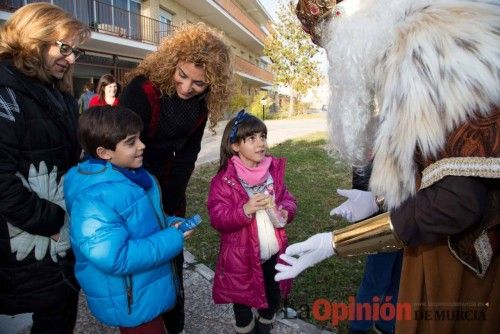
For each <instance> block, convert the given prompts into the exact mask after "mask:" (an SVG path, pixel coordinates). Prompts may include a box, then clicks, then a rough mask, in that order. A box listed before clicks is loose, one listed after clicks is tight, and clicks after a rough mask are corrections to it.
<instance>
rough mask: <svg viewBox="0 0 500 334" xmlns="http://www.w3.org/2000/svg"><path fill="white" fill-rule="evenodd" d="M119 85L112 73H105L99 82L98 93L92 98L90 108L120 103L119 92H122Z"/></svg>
mask: <svg viewBox="0 0 500 334" xmlns="http://www.w3.org/2000/svg"><path fill="white" fill-rule="evenodd" d="M119 87H120V86H119V85H118V82H116V79H115V77H114V76H112V75H111V74H104V75H103V76H102V77H101V78H100V79H99V83H98V84H97V95H95V96H94V97H92V99H90V102H89V108H90V107H95V106H105V105H110V106H116V105H118V102H119V101H118V94H120V91H119Z"/></svg>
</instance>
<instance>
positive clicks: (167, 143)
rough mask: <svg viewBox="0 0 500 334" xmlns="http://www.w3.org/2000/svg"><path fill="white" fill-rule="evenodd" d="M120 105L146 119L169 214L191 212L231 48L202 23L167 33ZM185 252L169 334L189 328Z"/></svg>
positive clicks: (223, 94) (150, 162)
mask: <svg viewBox="0 0 500 334" xmlns="http://www.w3.org/2000/svg"><path fill="white" fill-rule="evenodd" d="M126 80H128V84H127V85H126V87H125V88H124V90H123V93H122V95H121V96H120V103H121V104H122V105H123V106H126V107H128V108H130V109H132V110H134V111H135V112H136V113H138V114H139V115H140V116H141V117H142V119H143V122H144V125H145V126H144V130H143V133H142V134H141V139H142V140H143V141H144V143H145V144H146V146H147V147H148V149H147V150H146V151H145V153H144V166H145V167H146V169H148V170H149V171H150V172H151V173H153V174H154V175H155V176H156V177H157V178H158V180H159V181H160V185H161V189H162V194H163V207H164V209H165V211H166V213H167V214H168V215H177V216H184V215H185V213H186V187H187V184H188V181H189V178H190V177H191V173H192V172H193V169H194V165H195V162H196V159H197V157H198V153H199V151H200V148H201V139H202V136H203V132H204V129H205V125H206V123H207V120H210V129H212V130H213V129H214V128H215V126H216V124H217V122H218V121H219V120H221V118H222V117H223V115H224V112H225V111H226V108H227V105H228V102H229V99H230V97H231V91H232V87H233V84H232V83H233V66H232V55H231V47H230V46H229V45H228V44H226V43H225V42H224V40H223V37H222V36H221V34H220V33H218V32H217V31H216V30H214V29H212V28H209V27H208V26H206V25H205V24H203V23H197V24H186V25H183V26H181V27H179V28H178V29H177V30H175V32H174V34H173V35H172V36H168V37H166V38H165V39H164V40H163V42H162V43H161V45H160V47H159V49H158V51H156V52H154V53H151V54H150V55H149V56H148V57H146V58H145V59H144V60H143V61H142V62H141V63H140V64H139V66H138V67H137V68H136V69H135V70H134V71H132V72H131V73H129V75H128V76H127V77H126ZM183 260H184V259H183V256H182V253H181V255H180V256H179V257H178V258H176V260H175V266H176V267H177V271H178V277H179V281H180V282H181V284H180V288H181V291H180V292H179V298H178V303H177V305H176V307H175V309H174V310H172V311H170V312H168V313H166V314H165V315H164V317H163V319H164V320H165V325H166V327H167V329H168V332H169V333H170V334H172V333H173V334H175V333H180V332H182V331H183V327H184V298H183V288H182V263H183Z"/></svg>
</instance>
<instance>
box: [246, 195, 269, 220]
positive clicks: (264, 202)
mask: <svg viewBox="0 0 500 334" xmlns="http://www.w3.org/2000/svg"><path fill="white" fill-rule="evenodd" d="M268 198H269V195H264V194H256V195H254V196H252V197H250V199H249V200H248V202H246V203H245V205H243V211H244V212H245V214H246V215H247V216H250V215H253V214H254V213H256V212H257V211H259V210H263V209H265V208H267V206H268V203H269V199H268Z"/></svg>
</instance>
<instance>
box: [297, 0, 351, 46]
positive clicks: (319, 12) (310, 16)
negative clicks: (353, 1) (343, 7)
mask: <svg viewBox="0 0 500 334" xmlns="http://www.w3.org/2000/svg"><path fill="white" fill-rule="evenodd" d="M339 2H342V0H339V1H335V0H299V2H297V7H296V8H295V14H296V15H297V17H298V18H299V21H300V23H301V24H302V29H304V31H305V32H306V33H308V34H309V35H310V36H311V40H312V41H313V43H314V44H316V45H318V46H321V35H322V31H321V24H320V23H322V22H323V21H325V20H328V19H330V18H331V17H332V16H340V14H341V13H340V11H339V10H337V9H336V5H337V3H339Z"/></svg>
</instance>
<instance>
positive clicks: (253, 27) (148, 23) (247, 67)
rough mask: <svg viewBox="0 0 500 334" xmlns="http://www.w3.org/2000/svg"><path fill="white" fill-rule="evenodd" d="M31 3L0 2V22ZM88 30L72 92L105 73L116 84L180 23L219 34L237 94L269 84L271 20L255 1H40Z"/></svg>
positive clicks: (8, 0)
mask: <svg viewBox="0 0 500 334" xmlns="http://www.w3.org/2000/svg"><path fill="white" fill-rule="evenodd" d="M32 2H40V1H34V0H0V23H1V22H5V20H6V19H7V18H8V17H9V16H10V14H11V12H13V11H15V10H16V9H17V8H19V7H21V6H23V5H25V4H27V3H32ZM45 2H50V3H52V4H54V5H57V6H59V7H61V8H64V9H65V10H67V11H68V12H71V13H72V14H73V15H74V16H75V17H77V18H78V19H79V20H81V21H82V22H85V23H86V24H88V25H89V27H91V28H92V36H91V39H90V40H89V41H88V42H87V43H85V44H84V45H82V49H83V50H84V51H85V54H84V55H83V56H81V57H80V59H78V62H77V65H76V66H75V75H74V92H75V95H78V94H79V92H80V91H81V87H82V86H83V85H84V83H85V82H87V81H89V80H90V81H94V82H96V81H97V80H98V79H99V77H100V76H101V75H103V74H105V73H112V74H114V75H115V76H116V77H117V78H118V79H121V78H123V76H124V74H125V73H126V72H127V71H128V70H129V69H131V68H133V67H135V66H136V65H137V63H138V62H139V61H140V60H141V59H143V58H144V57H145V56H146V55H147V54H148V53H150V52H153V51H155V50H156V49H157V47H158V44H159V43H160V42H161V40H162V38H164V37H165V36H168V35H170V34H172V32H173V31H174V30H175V28H176V27H177V26H180V25H182V24H184V23H187V22H189V23H196V22H200V21H203V22H205V23H207V24H208V25H210V26H213V27H215V28H217V29H219V30H221V31H223V32H224V33H225V35H226V37H227V39H228V42H229V43H230V44H231V47H232V49H233V52H234V54H235V69H236V73H237V75H238V78H239V79H240V80H239V81H240V82H241V92H242V93H243V94H245V95H254V94H255V93H257V92H258V91H259V90H261V89H266V88H267V87H269V86H270V85H272V81H273V76H272V73H271V72H270V71H269V69H268V64H269V60H268V59H267V58H266V57H264V55H263V48H264V40H265V38H266V36H267V34H268V30H267V27H268V26H269V22H270V20H271V18H270V16H269V14H268V13H267V12H266V10H265V8H264V7H263V6H262V4H261V3H260V2H259V0H143V1H141V0H46V1H45Z"/></svg>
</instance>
